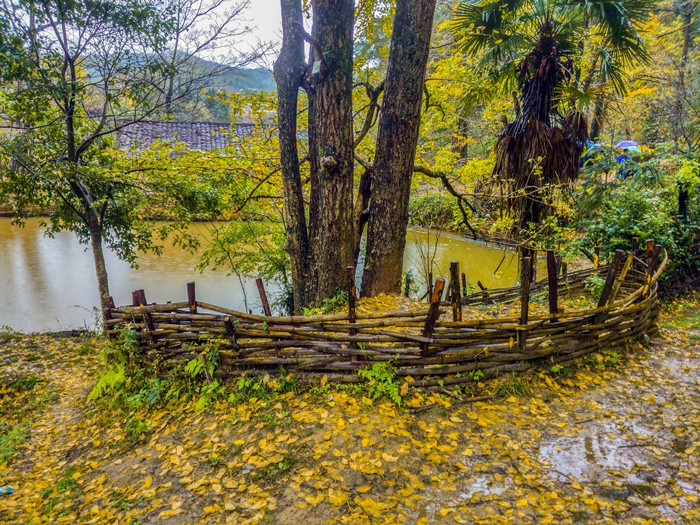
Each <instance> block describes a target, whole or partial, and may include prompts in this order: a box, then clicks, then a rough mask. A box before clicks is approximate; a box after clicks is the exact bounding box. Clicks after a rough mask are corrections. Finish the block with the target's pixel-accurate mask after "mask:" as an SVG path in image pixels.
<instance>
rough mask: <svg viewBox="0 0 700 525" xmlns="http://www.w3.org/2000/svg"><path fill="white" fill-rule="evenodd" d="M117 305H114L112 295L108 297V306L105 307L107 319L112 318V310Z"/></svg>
mask: <svg viewBox="0 0 700 525" xmlns="http://www.w3.org/2000/svg"><path fill="white" fill-rule="evenodd" d="M115 308H116V306H115V305H114V299H113V298H112V296H111V295H110V296H109V297H107V308H106V309H105V319H111V318H112V310H114V309H115Z"/></svg>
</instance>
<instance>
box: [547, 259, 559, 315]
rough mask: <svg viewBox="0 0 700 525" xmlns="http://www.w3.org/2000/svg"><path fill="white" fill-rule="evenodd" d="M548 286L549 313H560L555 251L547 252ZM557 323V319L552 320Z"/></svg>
mask: <svg viewBox="0 0 700 525" xmlns="http://www.w3.org/2000/svg"><path fill="white" fill-rule="evenodd" d="M547 286H548V288H549V313H550V314H556V313H559V305H558V304H557V303H558V292H559V282H558V276H557V260H556V257H555V255H554V250H547ZM552 322H553V323H554V322H556V319H552Z"/></svg>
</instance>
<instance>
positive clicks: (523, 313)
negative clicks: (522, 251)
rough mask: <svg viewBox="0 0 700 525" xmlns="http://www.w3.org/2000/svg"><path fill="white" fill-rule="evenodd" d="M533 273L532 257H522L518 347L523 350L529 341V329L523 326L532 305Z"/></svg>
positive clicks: (525, 323)
mask: <svg viewBox="0 0 700 525" xmlns="http://www.w3.org/2000/svg"><path fill="white" fill-rule="evenodd" d="M531 275H532V259H531V258H530V257H523V258H522V268H521V272H520V329H519V330H518V347H519V348H520V349H521V350H522V349H524V348H525V344H526V343H527V330H525V329H524V328H523V326H525V325H527V320H528V316H529V310H528V308H529V306H530V276H531Z"/></svg>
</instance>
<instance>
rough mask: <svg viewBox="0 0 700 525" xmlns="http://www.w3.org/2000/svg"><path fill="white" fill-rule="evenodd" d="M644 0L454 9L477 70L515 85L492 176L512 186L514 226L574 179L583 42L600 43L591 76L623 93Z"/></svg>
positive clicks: (521, 2)
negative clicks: (513, 106) (510, 117)
mask: <svg viewBox="0 0 700 525" xmlns="http://www.w3.org/2000/svg"><path fill="white" fill-rule="evenodd" d="M650 6H651V4H650V3H649V2H648V1H646V0H602V1H600V2H589V1H587V0H573V1H568V0H495V1H490V2H481V1H478V0H472V1H470V2H466V3H461V4H459V5H458V6H457V8H456V17H455V22H454V31H455V34H456V36H457V37H458V38H459V39H460V40H459V43H460V46H461V47H462V49H463V50H464V51H465V52H466V53H467V54H469V55H472V56H480V57H481V58H480V61H479V65H478V67H479V69H480V70H481V71H483V72H485V73H489V74H491V75H493V76H495V77H498V78H499V80H500V81H501V82H502V84H503V85H504V86H507V87H510V86H513V85H515V86H517V105H516V116H515V119H514V121H513V122H512V123H510V124H508V125H507V126H506V127H505V129H504V130H503V132H502V134H501V136H500V137H499V139H498V141H497V143H496V146H495V150H496V157H497V160H496V166H495V169H494V175H495V176H497V177H498V178H499V179H500V180H501V181H502V182H503V184H504V185H506V186H508V187H509V190H510V191H509V202H510V203H511V206H512V207H513V209H514V211H515V213H516V215H517V218H516V231H517V232H519V233H523V232H525V230H527V228H528V227H529V225H530V224H532V223H538V222H539V221H540V220H541V219H542V217H543V213H544V212H545V211H546V205H545V202H546V200H547V192H546V188H548V187H549V186H550V185H554V184H558V183H567V182H569V181H572V180H573V179H575V178H576V176H577V175H578V165H579V158H580V155H581V148H582V145H583V142H584V141H585V140H586V138H587V126H586V123H585V120H584V118H583V115H582V113H581V112H580V111H578V110H577V107H576V104H575V102H576V95H577V93H576V90H575V89H573V87H574V85H575V83H574V82H573V80H574V79H576V78H577V76H578V74H579V72H580V69H579V68H580V58H581V56H580V52H581V50H582V49H584V45H583V44H584V42H586V41H587V40H589V39H591V40H592V41H593V42H594V43H595V54H596V55H597V56H598V57H599V59H598V60H599V64H600V66H599V67H598V69H597V78H592V79H591V80H592V81H596V82H597V81H600V82H610V83H611V84H612V86H613V88H614V89H615V91H616V92H617V93H624V92H625V77H624V73H623V66H625V65H627V64H630V63H631V62H632V61H634V60H639V59H642V60H643V59H645V58H646V52H645V49H644V45H643V43H642V40H641V38H640V36H639V34H638V31H637V24H638V23H639V22H640V21H642V20H643V19H644V18H645V17H646V16H647V14H648V12H649V8H650Z"/></svg>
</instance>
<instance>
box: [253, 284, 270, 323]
mask: <svg viewBox="0 0 700 525" xmlns="http://www.w3.org/2000/svg"><path fill="white" fill-rule="evenodd" d="M255 285H256V286H257V287H258V293H259V294H260V302H262V307H263V312H265V315H266V316H267V317H272V311H271V310H270V303H269V302H268V301H267V293H265V284H264V283H263V280H262V279H261V278H260V277H258V278H257V279H255Z"/></svg>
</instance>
